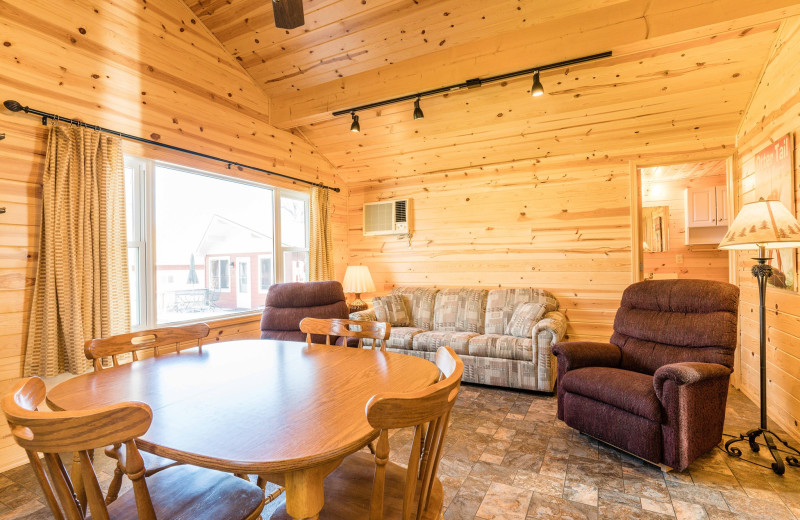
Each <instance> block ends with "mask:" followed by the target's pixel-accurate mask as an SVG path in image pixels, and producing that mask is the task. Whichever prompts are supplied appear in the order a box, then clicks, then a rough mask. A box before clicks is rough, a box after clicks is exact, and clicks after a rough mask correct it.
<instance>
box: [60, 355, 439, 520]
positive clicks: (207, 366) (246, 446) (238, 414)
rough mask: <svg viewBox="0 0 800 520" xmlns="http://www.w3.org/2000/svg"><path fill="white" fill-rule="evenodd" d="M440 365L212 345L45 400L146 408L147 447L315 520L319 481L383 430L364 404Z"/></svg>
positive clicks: (426, 379) (75, 383) (74, 382)
mask: <svg viewBox="0 0 800 520" xmlns="http://www.w3.org/2000/svg"><path fill="white" fill-rule="evenodd" d="M438 377H439V371H438V369H437V368H436V366H435V365H434V364H433V363H431V362H429V361H427V360H424V359H421V358H417V357H414V356H408V355H403V354H396V353H387V352H380V351H373V350H362V349H353V348H344V347H336V346H327V345H311V346H309V345H307V344H306V343H298V342H290V341H272V340H243V341H230V342H223V343H214V344H209V345H204V346H203V347H202V348H200V349H198V348H193V349H188V350H184V351H182V352H181V353H180V354H175V355H167V356H160V357H156V358H150V359H145V360H141V361H137V362H135V363H128V364H124V365H120V366H118V367H112V368H108V369H105V370H102V371H99V372H93V373H89V374H84V375H81V376H78V377H75V378H73V379H70V380H68V381H65V382H63V383H61V384H59V385H58V386H56V387H55V388H53V389H52V390H51V391H50V392H49V393H48V395H47V402H48V404H49V405H50V407H51V408H53V409H56V410H81V409H86V408H94V407H97V406H105V405H109V404H112V403H119V402H122V401H141V402H144V403H147V404H148V405H150V407H151V408H152V410H153V423H152V425H151V426H150V429H149V430H148V431H147V433H146V434H145V435H144V436H143V437H141V438H140V439H138V440H137V446H139V448H140V449H142V450H144V451H148V452H150V453H154V454H156V455H161V456H163V457H167V458H170V459H173V460H177V461H181V462H185V463H190V464H195V465H198V466H203V467H206V468H212V469H218V470H221V471H226V472H232V473H247V474H257V475H261V476H264V477H265V478H266V479H267V480H269V481H271V482H276V483H278V484H282V485H284V486H285V488H286V510H287V512H288V513H289V515H291V516H292V517H293V518H296V519H304V518H312V519H315V518H318V513H319V511H320V510H321V509H322V506H323V503H324V500H323V480H324V478H325V476H326V475H327V474H328V473H330V472H331V471H333V469H335V468H336V466H338V465H339V463H340V462H341V460H342V459H343V458H344V457H345V456H347V455H349V454H351V453H353V452H355V451H358V450H359V449H361V448H362V447H364V446H365V445H366V444H367V443H368V442H369V441H370V440H371V439H373V438H374V437H375V435H376V434H377V432H376V431H375V430H374V429H373V428H372V427H371V426H370V425H369V423H367V420H366V415H365V413H364V410H365V406H366V403H367V401H368V400H369V399H370V397H372V396H373V395H375V394H376V393H378V392H409V391H415V390H419V389H422V388H425V387H426V386H428V385H430V384H432V383H434V382H435V381H436V380H437V379H438Z"/></svg>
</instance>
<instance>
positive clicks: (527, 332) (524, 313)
mask: <svg viewBox="0 0 800 520" xmlns="http://www.w3.org/2000/svg"><path fill="white" fill-rule="evenodd" d="M542 316H544V305H542V304H541V303H534V302H528V303H523V304H521V305H518V306H517V308H516V310H515V311H514V314H512V315H511V319H510V320H509V321H508V325H507V326H506V334H508V335H509V336H516V337H518V338H530V337H531V332H533V326H534V325H536V324H537V323H538V322H539V320H541V319H542Z"/></svg>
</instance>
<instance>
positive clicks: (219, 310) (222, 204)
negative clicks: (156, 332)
mask: <svg viewBox="0 0 800 520" xmlns="http://www.w3.org/2000/svg"><path fill="white" fill-rule="evenodd" d="M125 173H126V190H127V191H126V201H127V210H128V251H129V269H130V281H131V307H132V311H131V325H132V326H133V327H134V328H136V327H138V328H146V327H149V326H155V325H160V324H169V323H176V322H184V321H198V320H208V319H210V318H214V317H220V316H225V315H229V314H233V313H240V312H247V311H253V310H258V309H260V308H263V306H264V300H265V294H266V292H267V290H268V289H269V286H270V285H272V284H273V283H274V282H276V281H277V282H280V281H294V282H304V281H307V280H308V206H309V204H308V195H307V194H305V193H301V192H294V191H289V190H282V189H278V188H273V187H269V186H265V185H262V184H255V183H250V182H243V181H241V180H238V179H231V178H225V177H221V176H216V175H211V174H206V173H203V172H196V171H193V170H188V169H184V168H180V167H177V166H173V165H165V164H159V163H154V162H152V161H144V160H140V159H136V158H132V157H126V171H125ZM148 201H149V202H148ZM275 207H279V208H280V211H279V212H277V213H276V212H275V211H274V208H275ZM148 231H149V233H148ZM148 248H149V249H148Z"/></svg>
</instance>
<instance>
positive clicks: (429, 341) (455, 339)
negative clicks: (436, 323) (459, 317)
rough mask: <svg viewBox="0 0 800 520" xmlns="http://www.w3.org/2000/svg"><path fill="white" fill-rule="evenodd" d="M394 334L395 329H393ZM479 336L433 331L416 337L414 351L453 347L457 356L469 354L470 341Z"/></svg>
mask: <svg viewBox="0 0 800 520" xmlns="http://www.w3.org/2000/svg"><path fill="white" fill-rule="evenodd" d="M392 333H394V329H392ZM475 336H477V334H476V333H474V332H455V331H440V330H431V331H428V332H421V333H419V334H417V335H416V336H414V350H422V351H425V352H436V351H437V350H438V349H439V347H444V346H447V347H451V348H452V349H453V350H455V351H456V354H468V353H469V340H470V339H472V338H474V337H475Z"/></svg>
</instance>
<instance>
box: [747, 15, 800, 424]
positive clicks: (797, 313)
mask: <svg viewBox="0 0 800 520" xmlns="http://www.w3.org/2000/svg"><path fill="white" fill-rule="evenodd" d="M798 60H800V19H798V18H793V19H791V20H787V21H786V22H784V24H783V26H782V28H781V31H780V34H779V37H778V40H777V43H776V47H775V49H774V52H773V54H772V56H771V57H770V59H769V61H768V63H767V66H766V68H765V71H764V74H763V77H762V78H761V81H760V84H759V86H758V89H757V90H756V92H755V94H754V96H753V99H752V100H751V102H750V106H749V108H748V110H747V112H746V113H745V115H744V117H743V119H742V124H741V127H740V128H739V131H738V134H737V149H738V155H739V161H738V172H737V175H738V178H737V180H738V182H739V188H740V189H739V192H740V199H739V201H738V206H737V210H738V208H740V207H741V205H742V204H746V203H748V202H753V201H755V200H757V198H756V192H755V190H754V188H755V179H754V178H753V176H752V175H749V174H748V172H752V171H753V168H752V166H751V164H752V161H753V160H754V156H755V154H756V153H757V152H758V151H760V150H761V149H762V148H764V146H766V145H768V144H769V143H771V142H773V141H775V140H777V139H780V138H781V137H783V136H784V135H786V134H787V133H791V134H793V136H794V143H795V144H794V146H795V149H794V186H793V188H794V190H795V200H796V201H800V169H798V166H799V165H800V153H798V146H797V142H798V138H800V67H798V66H797V63H798ZM798 207H799V205H798V204H795V207H794V208H792V209H793V212H794V214H795V215H798ZM731 216H732V217H733V216H735V212H732V214H731ZM794 252H795V257H797V250H796V249H795V250H794ZM752 256H753V255H752V252H742V253H739V254H738V256H737V270H738V277H739V286H740V287H741V291H742V292H741V305H740V308H739V317H740V339H741V360H742V361H741V374H742V391H743V392H744V393H745V394H747V395H748V396H749V397H750V398H751V399H753V400H754V401H755V402H758V400H759V392H760V385H759V363H760V353H759V341H758V336H759V328H758V327H759V324H758V287H757V286H756V283H755V279H754V278H753V277H752V275H751V274H750V267H751V265H752V264H753V260H751V257H752ZM766 306H767V394H768V407H767V410H768V412H769V417H770V419H772V420H774V421H775V422H777V423H778V424H779V425H780V426H781V427H783V428H784V429H786V430H787V431H788V432H790V433H791V434H792V436H793V437H794V438H795V439H800V294H798V293H795V292H792V291H788V290H783V289H774V288H768V289H767V296H766ZM757 422H758V418H757V417H753V424H754V425H755V424H757Z"/></svg>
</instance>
